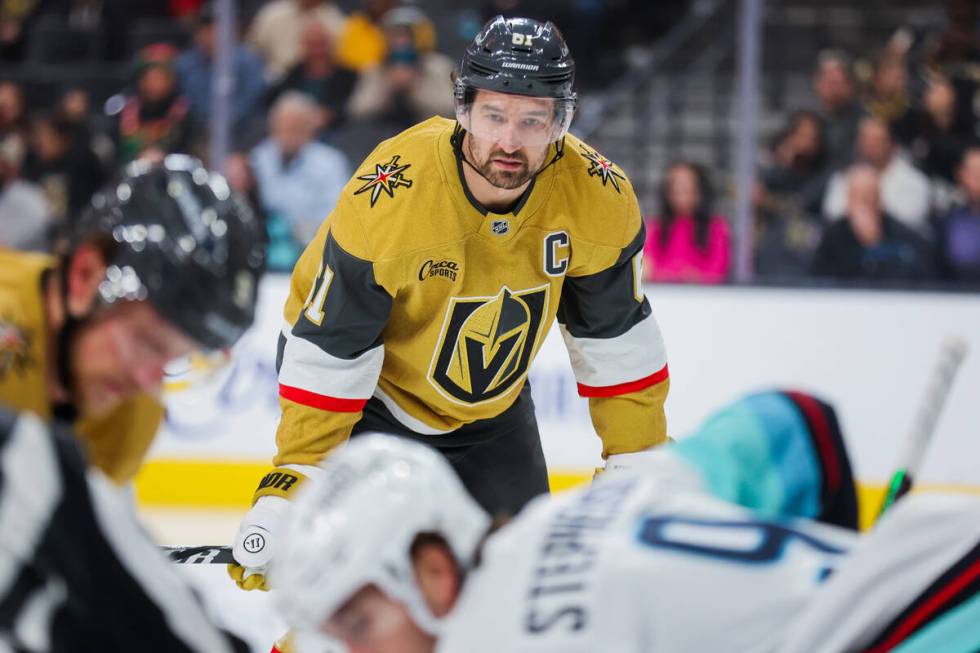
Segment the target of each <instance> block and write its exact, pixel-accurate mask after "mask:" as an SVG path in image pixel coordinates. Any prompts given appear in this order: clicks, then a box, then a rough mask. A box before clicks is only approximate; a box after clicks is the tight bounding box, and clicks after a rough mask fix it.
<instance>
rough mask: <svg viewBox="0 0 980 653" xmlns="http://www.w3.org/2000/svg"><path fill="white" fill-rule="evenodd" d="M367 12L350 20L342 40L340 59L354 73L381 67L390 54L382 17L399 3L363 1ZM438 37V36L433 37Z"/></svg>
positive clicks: (339, 46)
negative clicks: (386, 56) (354, 71)
mask: <svg viewBox="0 0 980 653" xmlns="http://www.w3.org/2000/svg"><path fill="white" fill-rule="evenodd" d="M361 4H362V5H363V6H364V11H355V12H352V13H351V15H350V16H349V17H348V18H347V24H346V25H345V26H344V33H343V34H342V35H341V37H340V41H339V45H338V48H337V57H338V59H339V60H340V62H341V63H342V64H343V65H345V66H347V67H348V68H350V69H352V70H356V71H358V72H362V71H365V70H369V69H371V68H374V67H376V66H380V65H381V64H382V63H383V62H384V60H385V55H386V54H387V53H388V44H387V40H386V39H385V32H384V29H383V27H382V26H381V19H382V17H383V16H384V15H385V14H386V13H388V11H390V10H392V9H394V7H395V6H396V5H397V4H398V2H397V0H364V2H362V3H361ZM432 38H433V39H434V38H435V34H433V35H432Z"/></svg>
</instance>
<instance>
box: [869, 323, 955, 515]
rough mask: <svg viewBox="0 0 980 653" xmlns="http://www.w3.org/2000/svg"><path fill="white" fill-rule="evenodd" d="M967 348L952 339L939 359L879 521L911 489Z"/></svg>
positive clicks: (900, 458) (908, 437)
mask: <svg viewBox="0 0 980 653" xmlns="http://www.w3.org/2000/svg"><path fill="white" fill-rule="evenodd" d="M966 353H967V345H966V343H965V342H964V341H963V340H960V339H959V338H950V339H948V340H946V341H945V342H944V343H943V346H942V349H941V350H940V352H939V359H938V361H937V362H936V366H935V368H934V369H933V372H932V375H931V377H930V379H929V384H928V386H927V387H926V392H925V394H924V395H923V397H922V401H921V402H920V404H919V408H918V411H917V412H916V414H915V417H914V419H913V420H912V426H911V428H910V430H909V433H908V436H907V437H906V440H905V446H904V449H903V451H902V453H901V456H900V457H899V459H898V469H897V470H896V471H895V473H894V474H892V477H891V481H890V482H889V484H888V491H887V493H886V494H885V500H884V501H882V504H881V509H880V510H879V511H878V517H879V519H880V518H881V516H882V515H883V514H885V511H886V510H888V509H889V508H890V507H891V506H892V504H894V503H895V501H897V500H898V499H900V498H901V497H902V496H904V495H905V494H907V493H908V492H909V490H911V489H912V484H913V483H914V482H915V478H916V475H917V474H918V471H919V467H920V466H921V465H922V460H923V459H924V458H925V454H926V449H927V448H928V446H929V442H930V441H931V440H932V437H933V435H934V434H935V431H936V424H937V423H938V422H939V416H940V415H941V414H942V410H943V406H945V405H946V399H947V398H948V397H949V393H950V390H951V389H952V387H953V381H954V380H955V378H956V373H957V372H958V371H959V368H960V365H961V363H962V362H963V359H964V358H966Z"/></svg>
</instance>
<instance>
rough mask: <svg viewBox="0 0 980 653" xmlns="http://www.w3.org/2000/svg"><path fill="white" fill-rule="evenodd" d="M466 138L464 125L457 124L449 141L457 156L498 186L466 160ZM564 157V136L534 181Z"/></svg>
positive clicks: (490, 182) (558, 141)
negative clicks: (464, 140)
mask: <svg viewBox="0 0 980 653" xmlns="http://www.w3.org/2000/svg"><path fill="white" fill-rule="evenodd" d="M464 136H466V130H465V129H463V127H462V125H460V124H459V123H458V122H457V123H456V126H455V127H454V128H453V135H452V138H450V139H449V142H450V143H452V146H453V151H455V152H456V155H457V156H459V158H460V160H462V162H463V163H465V164H466V165H468V166H469V167H470V168H472V169H473V172H475V173H476V174H478V175H480V176H481V177H483V178H484V179H485V180H486V182H487V183H488V184H490V185H491V186H496V184H495V183H493V182H492V181H490V178H489V177H487V176H486V175H485V174H483V171H482V170H480V168H478V167H477V166H476V165H474V164H473V163H471V162H470V160H469V159H467V158H466V153H465V152H464V151H463V138H464ZM563 156H565V137H564V136H562V137H561V139H560V140H557V141H555V155H554V156H553V157H551V161H549V162H548V163H546V164H544V165H543V166H541V168H540V169H539V170H538V171H537V172H535V173H534V174H533V175H531V179H534V178H535V177H537V176H538V175H540V174H541V173H542V172H544V171H545V170H546V169H547V168H548V167H549V166H550V165H551V164H553V163H557V162H558V159H560V158H562V157H563ZM529 181H530V180H529Z"/></svg>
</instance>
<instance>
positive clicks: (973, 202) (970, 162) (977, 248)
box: [937, 145, 980, 286]
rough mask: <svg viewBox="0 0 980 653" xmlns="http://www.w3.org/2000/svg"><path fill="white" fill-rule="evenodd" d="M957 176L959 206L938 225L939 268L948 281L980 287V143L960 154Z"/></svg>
mask: <svg viewBox="0 0 980 653" xmlns="http://www.w3.org/2000/svg"><path fill="white" fill-rule="evenodd" d="M957 178H958V180H959V186H960V189H961V190H962V192H963V205H962V206H959V207H957V208H955V209H953V210H952V211H951V212H950V213H949V214H947V215H946V216H945V217H943V218H942V219H941V220H940V221H939V224H938V231H939V236H938V239H937V240H938V244H939V251H940V262H941V263H940V265H941V271H942V273H943V277H944V278H945V279H947V280H949V281H954V282H958V283H966V284H970V285H972V286H980V146H978V145H973V146H972V147H970V148H968V149H967V150H966V152H965V153H964V154H963V161H962V163H961V164H960V166H959V169H958V171H957Z"/></svg>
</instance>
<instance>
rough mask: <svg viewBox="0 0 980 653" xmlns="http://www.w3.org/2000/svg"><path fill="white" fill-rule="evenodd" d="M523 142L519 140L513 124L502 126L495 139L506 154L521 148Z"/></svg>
mask: <svg viewBox="0 0 980 653" xmlns="http://www.w3.org/2000/svg"><path fill="white" fill-rule="evenodd" d="M523 145H524V144H523V143H522V142H521V138H520V135H519V134H518V132H517V129H516V128H515V127H514V126H513V125H507V126H506V127H504V128H503V129H502V130H501V132H500V136H499V138H498V139H497V147H499V148H500V149H502V150H503V151H504V152H506V153H507V154H513V153H514V152H516V151H517V150H519V149H521V147H522V146H523Z"/></svg>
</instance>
